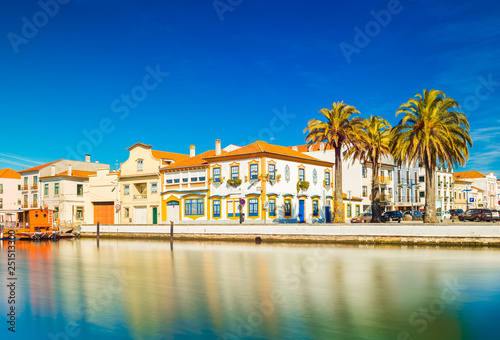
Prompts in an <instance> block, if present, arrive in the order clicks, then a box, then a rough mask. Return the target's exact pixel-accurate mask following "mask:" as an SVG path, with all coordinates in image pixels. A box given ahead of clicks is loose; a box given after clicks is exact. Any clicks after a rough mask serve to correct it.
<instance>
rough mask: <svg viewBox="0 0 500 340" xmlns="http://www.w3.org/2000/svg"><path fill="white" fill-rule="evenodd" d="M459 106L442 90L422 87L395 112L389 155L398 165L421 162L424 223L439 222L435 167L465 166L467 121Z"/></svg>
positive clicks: (470, 141) (467, 149) (467, 152)
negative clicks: (397, 122)
mask: <svg viewBox="0 0 500 340" xmlns="http://www.w3.org/2000/svg"><path fill="white" fill-rule="evenodd" d="M457 110H460V106H459V105H458V103H457V102H456V101H455V100H453V98H450V97H446V95H445V94H444V93H443V92H442V91H438V90H434V89H433V90H430V91H428V90H424V92H423V96H422V95H420V93H417V94H416V95H415V98H411V99H409V100H408V102H406V103H404V104H402V105H401V106H400V107H399V109H398V110H397V112H396V116H398V114H400V113H401V114H403V115H404V116H403V118H402V119H401V121H400V122H399V124H398V125H397V126H396V127H395V128H394V129H393V131H392V140H393V146H392V154H393V156H394V160H395V161H396V162H397V163H399V164H410V163H413V162H415V163H417V164H419V163H422V164H423V166H424V168H425V217H424V222H425V223H436V222H438V220H437V217H436V203H435V196H436V191H435V185H436V179H435V170H436V167H437V166H438V164H440V165H442V166H445V167H457V166H464V165H465V163H466V161H467V159H468V158H469V146H470V147H472V140H471V137H470V135H469V122H468V120H467V117H466V116H465V114H464V113H462V112H459V111H457Z"/></svg>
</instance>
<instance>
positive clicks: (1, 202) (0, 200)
mask: <svg viewBox="0 0 500 340" xmlns="http://www.w3.org/2000/svg"><path fill="white" fill-rule="evenodd" d="M0 209H3V198H0ZM2 217H3V216H2Z"/></svg>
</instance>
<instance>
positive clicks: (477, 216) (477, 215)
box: [458, 209, 492, 222]
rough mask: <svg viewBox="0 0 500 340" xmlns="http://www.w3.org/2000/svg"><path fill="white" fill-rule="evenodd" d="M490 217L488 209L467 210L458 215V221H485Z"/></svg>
mask: <svg viewBox="0 0 500 340" xmlns="http://www.w3.org/2000/svg"><path fill="white" fill-rule="evenodd" d="M491 217H492V215H491V210H490V209H469V210H467V211H466V212H464V213H462V214H460V215H458V219H459V220H460V221H476V222H479V221H487V220H490V219H491Z"/></svg>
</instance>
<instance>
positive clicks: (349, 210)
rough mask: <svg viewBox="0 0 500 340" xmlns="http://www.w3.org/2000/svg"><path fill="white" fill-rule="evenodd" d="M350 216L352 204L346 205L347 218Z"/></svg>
mask: <svg viewBox="0 0 500 340" xmlns="http://www.w3.org/2000/svg"><path fill="white" fill-rule="evenodd" d="M351 216H352V204H348V205H347V217H351Z"/></svg>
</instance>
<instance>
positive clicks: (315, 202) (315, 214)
mask: <svg viewBox="0 0 500 340" xmlns="http://www.w3.org/2000/svg"><path fill="white" fill-rule="evenodd" d="M318 216H319V206H318V200H313V217H318Z"/></svg>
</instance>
